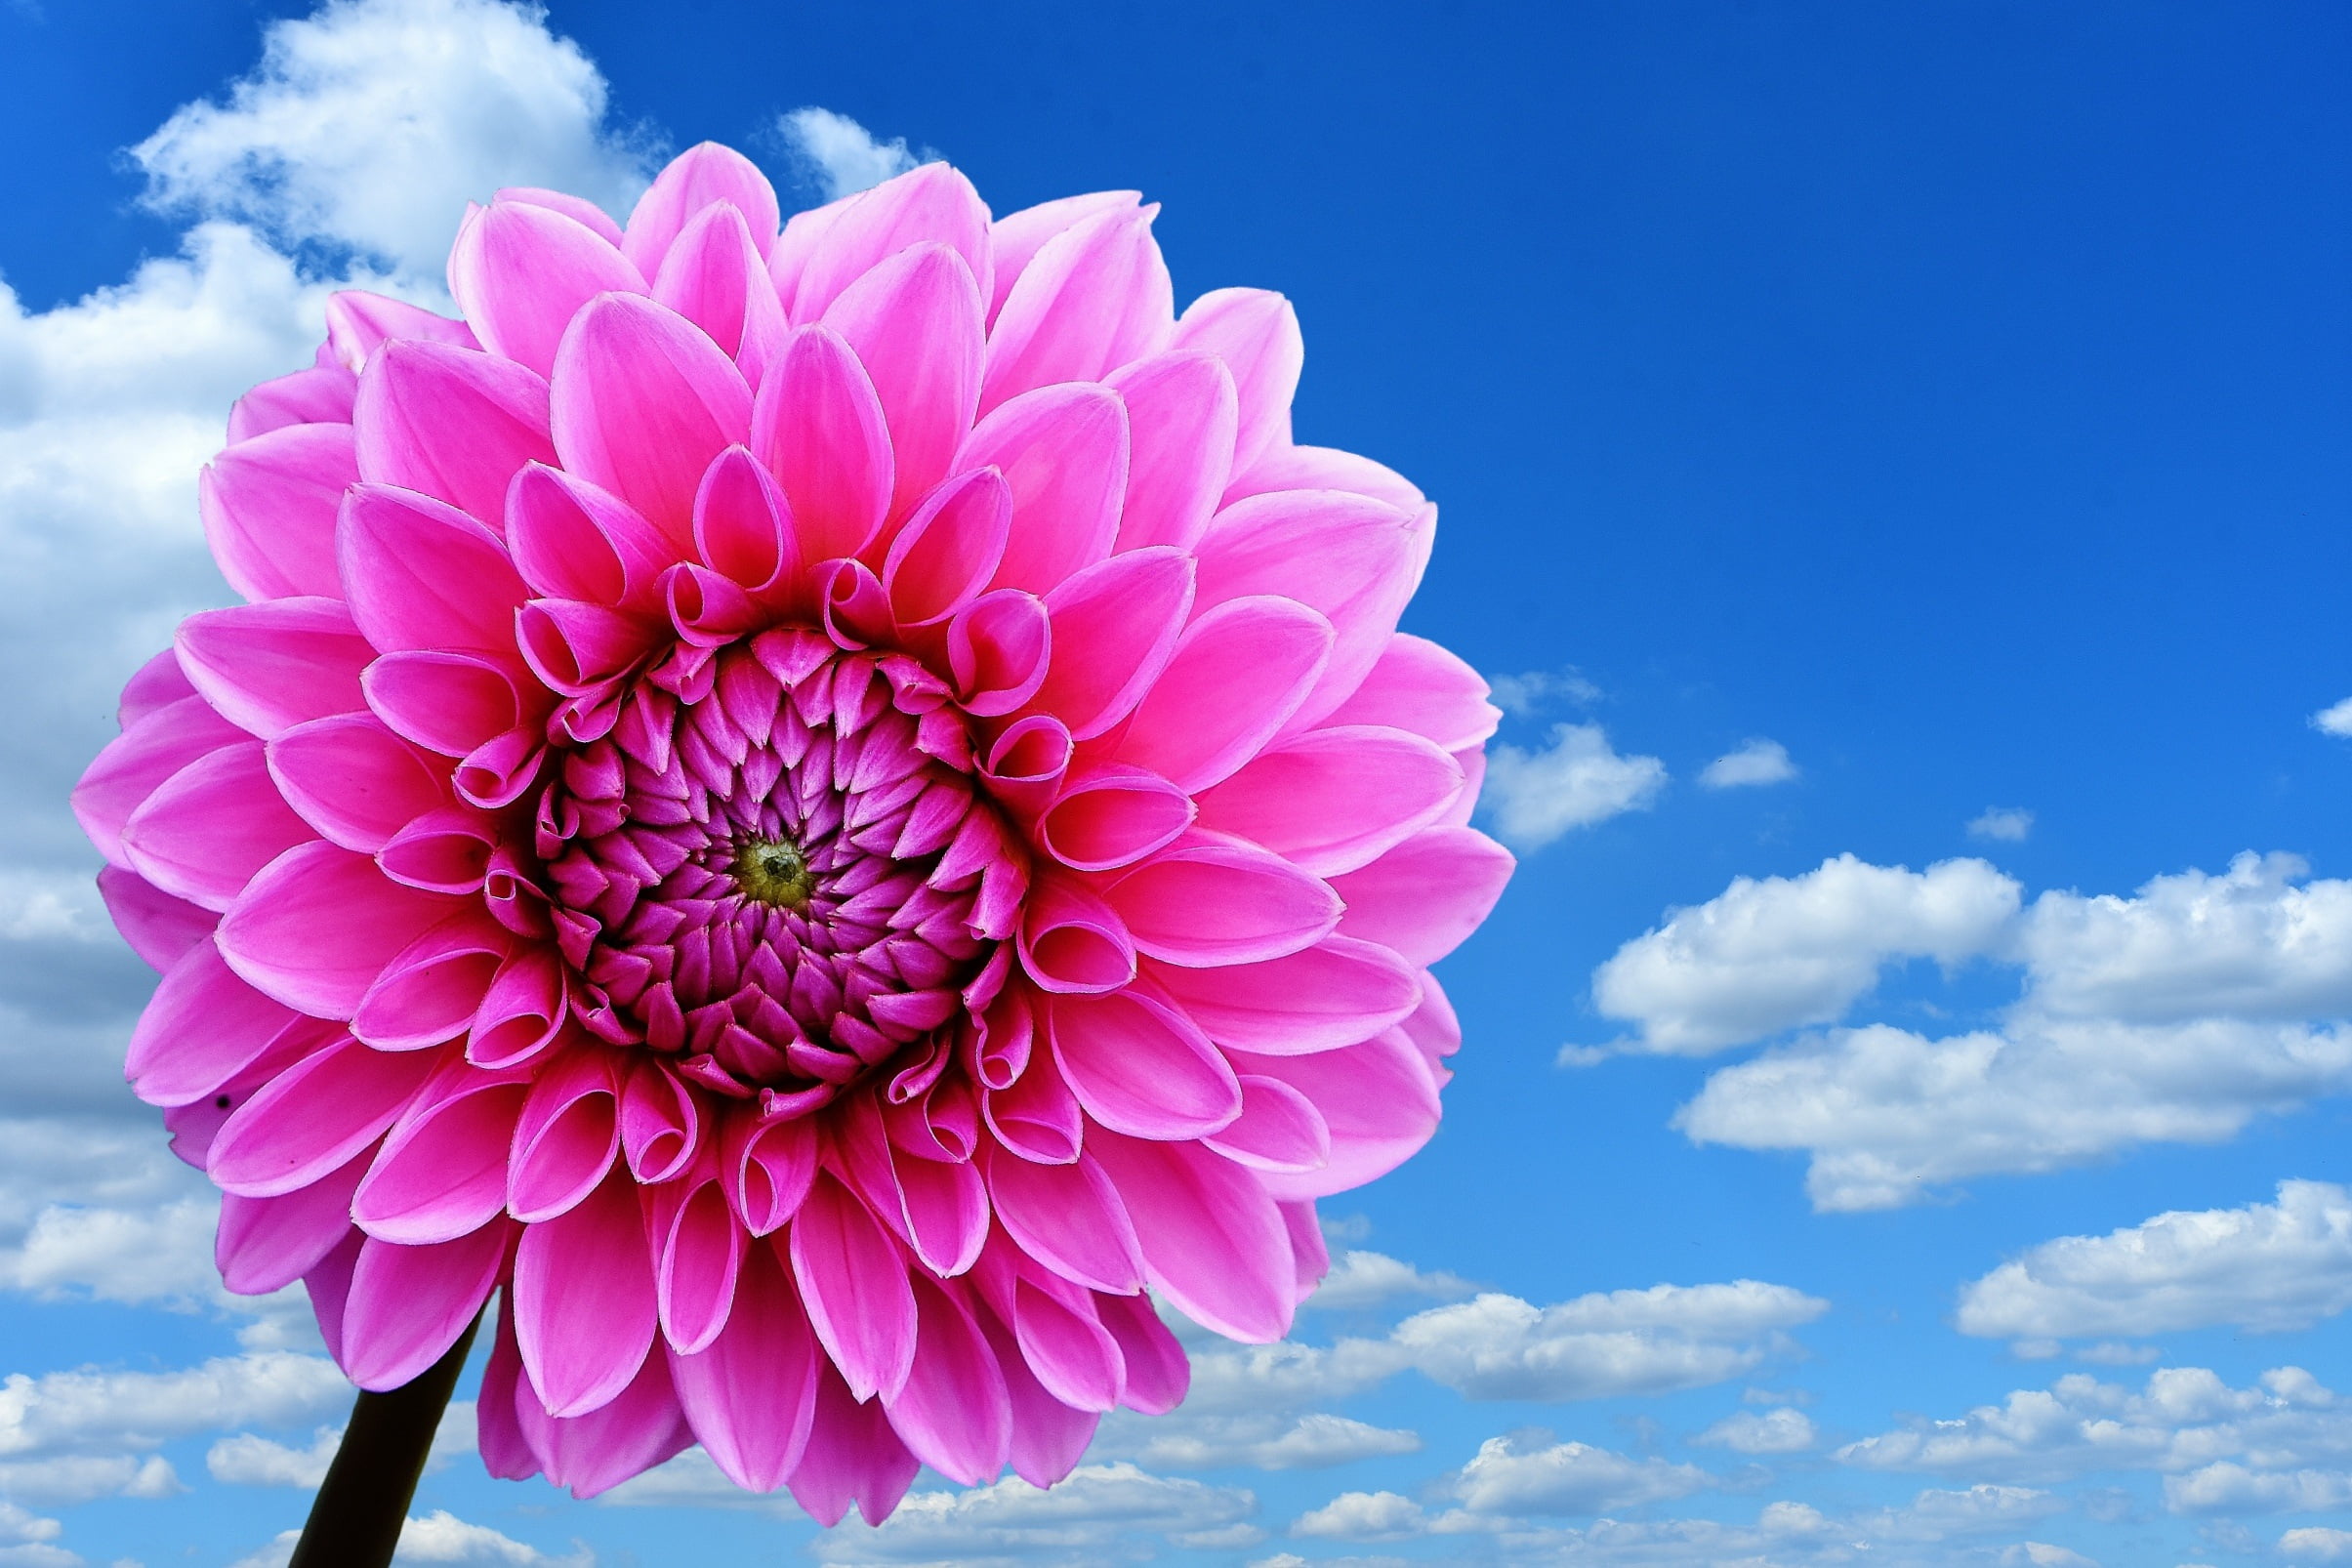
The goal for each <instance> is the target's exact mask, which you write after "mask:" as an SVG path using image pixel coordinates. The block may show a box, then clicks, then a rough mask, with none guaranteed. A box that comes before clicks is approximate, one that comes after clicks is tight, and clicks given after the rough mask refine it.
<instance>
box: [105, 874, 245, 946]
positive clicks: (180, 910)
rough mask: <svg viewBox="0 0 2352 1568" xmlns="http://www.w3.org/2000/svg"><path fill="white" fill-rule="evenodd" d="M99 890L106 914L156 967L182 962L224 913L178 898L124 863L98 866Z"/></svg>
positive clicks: (118, 929) (127, 939) (127, 940)
mask: <svg viewBox="0 0 2352 1568" xmlns="http://www.w3.org/2000/svg"><path fill="white" fill-rule="evenodd" d="M98 895H99V896H100V897H101V898H103V899H104V900H105V903H106V918H107V919H109V920H111V921H113V922H114V928H115V929H116V930H117V931H119V932H121V933H122V939H123V940H124V941H125V942H126V943H128V944H129V945H130V948H131V951H132V952H134V953H137V954H138V955H139V956H140V958H141V960H142V961H143V962H144V963H145V965H146V966H147V968H149V969H151V970H156V971H158V972H160V971H162V970H168V969H170V968H171V967H172V966H173V965H174V964H177V963H179V962H180V960H181V959H182V958H184V957H185V956H186V953H187V950H188V949H189V948H191V947H193V946H195V945H196V944H197V943H198V942H200V941H203V940H204V939H205V938H206V937H208V936H210V935H211V934H212V933H213V928H214V927H215V926H217V925H219V924H220V919H221V917H220V916H218V915H216V914H214V913H213V912H212V911H211V910H209V909H202V908H199V907H198V906H196V905H194V904H191V903H188V902H187V901H186V900H185V899H180V898H174V897H173V896H172V895H171V894H169V893H167V892H165V891H163V890H162V889H161V888H159V887H156V886H155V885H154V884H153V883H151V882H149V881H147V880H146V878H144V877H142V876H140V875H138V874H137V873H135V872H130V871H125V870H124V869H123V868H122V867H120V866H104V867H102V868H101V869H100V871H99V874H98Z"/></svg>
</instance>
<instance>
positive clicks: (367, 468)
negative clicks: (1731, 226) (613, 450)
mask: <svg viewBox="0 0 2352 1568" xmlns="http://www.w3.org/2000/svg"><path fill="white" fill-rule="evenodd" d="M352 420H353V427H354V429H355V430H356V432H357V435H358V440H357V456H358V465H359V472H358V475H357V476H358V477H360V478H363V479H368V480H371V481H373V482H375V483H378V484H391V485H397V486H399V487H400V488H401V489H403V490H413V491H416V492H417V493H418V494H420V495H429V496H431V497H433V499H434V500H436V501H445V502H447V503H448V504H449V505H451V506H453V507H457V508H459V509H460V510H462V511H464V512H466V513H469V514H471V515H472V516H475V517H476V518H479V519H480V520H481V521H482V522H484V523H487V524H488V525H489V526H490V527H491V528H493V529H495V528H497V527H498V525H499V521H500V519H501V518H502V517H504V516H505V515H506V505H507V484H508V482H509V481H510V480H512V479H513V478H514V477H515V475H516V473H517V472H518V471H519V470H520V469H521V468H522V466H523V465H524V464H525V463H550V462H553V461H555V456H556V448H555V444H554V442H553V441H552V440H551V439H550V438H549V435H548V389H547V383H546V382H545V381H544V380H542V379H541V378H540V376H539V375H538V373H537V372H535V371H531V370H526V369H524V368H523V367H522V366H520V365H517V364H515V363H513V362H511V361H509V360H505V359H501V358H498V357H497V356H496V355H493V354H486V353H476V352H475V351H472V350H470V349H452V348H449V347H447V346H445V345H442V344H437V343H393V344H388V345H387V346H386V347H385V349H384V351H383V352H381V353H379V354H377V355H376V356H375V358H373V359H372V360H370V361H369V362H368V367H367V374H365V375H363V376H361V377H360V378H359V400H358V402H357V404H356V406H355V408H354V411H353V414H352Z"/></svg>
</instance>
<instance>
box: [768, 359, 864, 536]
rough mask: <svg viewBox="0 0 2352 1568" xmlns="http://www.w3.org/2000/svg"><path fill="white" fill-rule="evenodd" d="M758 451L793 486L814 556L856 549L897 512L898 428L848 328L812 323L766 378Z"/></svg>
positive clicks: (797, 519)
mask: <svg viewBox="0 0 2352 1568" xmlns="http://www.w3.org/2000/svg"><path fill="white" fill-rule="evenodd" d="M751 446H752V451H753V452H754V453H755V454H756V455H757V456H758V457H759V459H760V461H761V462H762V463H763V464H765V465H766V466H767V470H768V472H769V473H771V474H773V475H775V476H776V480H777V482H778V483H780V484H781V485H783V486H784V494H785V496H786V497H787V498H788V499H789V500H790V501H791V503H792V517H793V524H794V527H795V528H796V529H797V530H798V532H799V535H800V541H801V557H802V558H803V559H805V560H812V561H815V560H833V559H837V558H839V557H846V556H855V555H857V554H858V553H859V552H861V551H863V550H864V549H865V548H866V545H867V544H868V542H869V541H871V540H872V539H873V538H874V536H875V535H876V534H877V533H879V532H880V531H881V529H882V522H883V518H884V516H887V514H888V512H889V510H890V485H891V473H892V470H891V459H890V433H889V429H888V426H887V423H886V422H885V420H884V417H883V410H882V402H881V399H880V398H879V397H877V396H876V394H875V392H874V383H873V381H872V380H871V379H870V378H869V377H868V376H867V375H866V367H865V366H864V365H862V364H860V363H858V360H857V355H856V354H855V353H854V352H852V351H850V348H849V346H848V345H847V344H846V343H844V342H843V341H842V339H841V336H840V334H838V333H835V332H831V331H828V330H827V329H825V328H824V327H819V326H809V327H803V328H802V329H801V330H800V331H798V332H796V333H794V334H793V335H792V337H791V338H790V339H789V340H788V341H787V343H786V344H785V346H784V349H783V352H782V358H781V360H780V361H779V362H778V363H776V364H774V365H772V366H770V367H769V370H768V373H767V375H766V376H765V377H764V378H763V380H762V381H761V383H760V394H759V397H758V398H757V399H756V400H755V402H754V404H753V407H752V435H751Z"/></svg>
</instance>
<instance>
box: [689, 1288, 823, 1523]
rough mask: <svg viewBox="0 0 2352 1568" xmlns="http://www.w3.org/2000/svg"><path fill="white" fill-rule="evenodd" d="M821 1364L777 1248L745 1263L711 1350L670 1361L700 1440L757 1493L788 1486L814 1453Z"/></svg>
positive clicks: (729, 1472) (730, 1476)
mask: <svg viewBox="0 0 2352 1568" xmlns="http://www.w3.org/2000/svg"><path fill="white" fill-rule="evenodd" d="M819 1366H820V1358H819V1356H818V1354H817V1346H816V1339H815V1337H814V1336H813V1335H812V1334H810V1333H809V1330H808V1319H807V1316H806V1314H805V1313H804V1312H803V1311H802V1309H801V1302H800V1300H799V1298H798V1297H796V1296H795V1295H794V1294H793V1289H792V1282H791V1280H790V1278H789V1277H788V1276H787V1275H786V1273H785V1270H784V1266H783V1264H782V1263H781V1261H780V1260H779V1259H777V1257H776V1254H775V1251H774V1249H773V1248H769V1247H754V1248H752V1249H751V1251H750V1253H749V1255H748V1256H747V1257H746V1258H745V1259H744V1267H743V1274H742V1277H741V1280H740V1283H739V1284H738V1285H737V1287H736V1298H735V1303H734V1310H733V1311H732V1312H731V1313H730V1314H729V1315H728V1318H727V1324H726V1327H725V1328H724V1329H722V1330H721V1331H720V1334H719V1337H718V1338H717V1339H716V1340H715V1341H712V1343H711V1346H710V1348H709V1349H707V1350H703V1351H701V1352H699V1353H697V1354H694V1355H681V1354H678V1353H676V1352H672V1354H671V1357H670V1372H671V1376H672V1378H673V1379H675V1380H676V1382H677V1384H678V1396H679V1402H680V1403H681V1404H682V1405H683V1406H684V1407H685V1412H686V1419H687V1420H688V1421H690V1422H692V1423H693V1424H694V1433H695V1435H696V1436H697V1437H699V1438H701V1439H702V1446H703V1447H704V1448H705V1449H707V1450H708V1451H709V1452H710V1456H711V1458H712V1460H713V1461H714V1462H715V1463H717V1465H719V1467H720V1469H722V1470H723V1471H725V1472H726V1475H727V1478H728V1479H729V1480H731V1481H733V1482H734V1483H735V1484H736V1485H737V1486H740V1487H745V1488H747V1489H749V1490H751V1491H754V1492H772V1491H774V1490H775V1489H776V1488H777V1487H779V1486H781V1485H783V1484H784V1478H785V1477H786V1476H788V1475H790V1474H791V1473H792V1472H793V1470H794V1469H796V1468H797V1467H798V1466H799V1465H800V1463H801V1456H802V1455H803V1454H804V1453H805V1452H806V1451H807V1447H808V1433H809V1428H810V1426H811V1425H812V1424H813V1423H814V1421H815V1417H816V1399H817V1374H818V1369H819Z"/></svg>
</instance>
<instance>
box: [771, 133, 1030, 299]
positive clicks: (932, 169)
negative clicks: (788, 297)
mask: <svg viewBox="0 0 2352 1568" xmlns="http://www.w3.org/2000/svg"><path fill="white" fill-rule="evenodd" d="M924 244H935V245H939V246H942V247H944V248H945V249H947V250H950V251H952V252H954V253H955V254H956V255H957V256H959V257H961V258H962V259H963V262H964V266H965V269H966V270H967V271H968V272H970V275H971V277H972V278H973V280H974V281H975V282H976V283H977V285H978V296H979V298H980V299H982V300H985V299H987V298H988V292H989V246H988V208H987V206H986V204H984V203H983V202H982V201H981V200H980V195H979V192H978V191H976V190H974V189H972V187H971V182H970V181H969V180H967V179H965V178H964V176H962V175H961V174H959V173H957V172H956V171H955V170H954V169H951V168H949V167H948V166H947V165H946V164H944V163H927V164H925V165H923V167H921V168H919V169H911V170H909V171H908V172H907V173H905V174H902V175H900V176H898V177H897V178H896V179H894V180H886V181H884V182H883V183H882V184H881V185H879V186H874V187H873V188H872V189H871V190H866V191H862V192H860V193H859V194H857V195H855V196H852V197H850V198H849V199H848V200H847V201H846V202H842V203H839V204H838V207H837V210H836V211H835V212H834V214H833V217H832V220H831V222H829V223H827V224H826V225H825V226H824V227H823V229H822V230H821V232H820V233H819V235H818V237H817V239H816V242H815V244H814V246H813V247H812V248H811V249H810V251H809V253H808V258H807V261H806V263H805V265H804V266H803V268H802V270H801V273H800V279H799V283H798V286H797V287H796V289H795V291H794V293H793V297H792V317H793V319H794V320H795V321H814V320H817V319H818V318H819V317H821V316H823V315H824V314H825V313H826V311H827V310H829V309H831V308H832V306H833V303H834V301H836V300H838V299H839V298H841V296H842V295H844V294H846V293H847V292H848V290H849V289H850V288H851V287H853V286H854V285H855V284H856V283H857V282H858V280H859V279H861V278H864V277H866V276H868V275H870V274H871V273H872V272H873V271H874V270H875V269H876V268H880V267H882V266H883V265H884V264H885V263H887V262H888V261H889V260H891V259H892V258H893V257H897V256H901V255H903V254H905V253H906V251H907V250H908V249H910V248H911V247H914V246H918V245H924Z"/></svg>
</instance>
